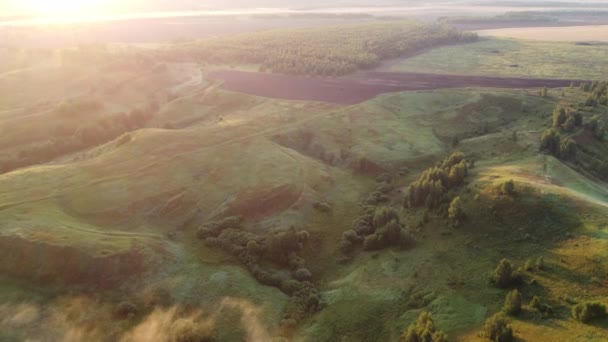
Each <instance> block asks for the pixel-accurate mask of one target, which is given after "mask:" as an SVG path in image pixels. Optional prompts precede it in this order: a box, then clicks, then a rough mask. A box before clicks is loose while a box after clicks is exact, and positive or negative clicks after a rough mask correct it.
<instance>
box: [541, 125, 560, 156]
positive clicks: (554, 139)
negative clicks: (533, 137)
mask: <svg viewBox="0 0 608 342" xmlns="http://www.w3.org/2000/svg"><path fill="white" fill-rule="evenodd" d="M559 147H560V135H559V133H558V132H557V130H555V129H554V128H550V129H548V130H546V131H544V132H543V135H542V136H541V138H540V148H541V149H542V150H544V151H547V152H549V153H551V154H553V155H558V154H559Z"/></svg>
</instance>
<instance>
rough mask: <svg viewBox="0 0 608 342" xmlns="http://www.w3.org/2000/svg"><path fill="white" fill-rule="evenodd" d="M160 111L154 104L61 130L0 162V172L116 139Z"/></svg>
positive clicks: (62, 110) (66, 111) (65, 111)
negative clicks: (46, 139)
mask: <svg viewBox="0 0 608 342" xmlns="http://www.w3.org/2000/svg"><path fill="white" fill-rule="evenodd" d="M97 105H98V104H95V103H94V102H84V103H82V104H77V105H74V106H72V105H69V106H67V105H60V106H59V107H58V108H57V113H58V114H59V115H68V116H74V115H76V113H79V111H80V110H84V109H83V108H92V107H96V106H97ZM157 110H158V107H157V106H154V105H151V106H149V107H148V108H146V109H134V110H132V111H131V112H130V113H117V114H114V115H109V116H106V117H104V118H102V119H99V120H97V121H96V122H89V123H85V124H84V125H82V126H80V127H78V128H76V129H75V130H74V129H64V128H62V127H59V128H58V129H57V134H58V136H57V137H56V138H54V139H52V140H48V141H46V142H43V143H39V144H35V145H28V146H26V147H24V148H23V149H21V150H20V151H19V152H18V153H17V155H15V156H12V157H7V158H5V159H3V160H0V173H5V172H9V171H12V170H15V169H18V168H21V167H26V166H31V165H36V164H42V163H47V162H49V161H51V160H53V159H55V158H58V157H60V156H63V155H66V154H70V153H74V152H78V151H81V150H84V149H87V148H91V147H94V146H97V145H100V144H103V143H106V142H108V141H111V140H114V139H116V138H118V137H120V136H121V135H123V134H124V133H126V132H131V131H134V130H137V129H139V128H142V127H144V126H145V125H146V124H147V122H148V121H149V120H150V119H151V118H152V116H153V113H155V111H157ZM123 142H124V140H123Z"/></svg>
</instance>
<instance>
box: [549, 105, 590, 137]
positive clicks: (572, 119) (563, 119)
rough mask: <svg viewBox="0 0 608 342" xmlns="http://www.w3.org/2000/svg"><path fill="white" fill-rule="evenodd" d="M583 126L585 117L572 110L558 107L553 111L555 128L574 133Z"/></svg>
mask: <svg viewBox="0 0 608 342" xmlns="http://www.w3.org/2000/svg"><path fill="white" fill-rule="evenodd" d="M582 126H583V115H582V114H581V113H578V112H576V111H573V110H571V109H570V108H564V107H562V106H557V107H556V108H555V110H554V111H553V128H561V129H563V130H564V131H566V132H572V131H573V130H574V129H575V128H576V127H582Z"/></svg>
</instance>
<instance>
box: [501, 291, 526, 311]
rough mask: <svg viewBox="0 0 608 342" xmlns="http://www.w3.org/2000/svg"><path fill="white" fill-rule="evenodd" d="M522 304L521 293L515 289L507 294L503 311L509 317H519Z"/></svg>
mask: <svg viewBox="0 0 608 342" xmlns="http://www.w3.org/2000/svg"><path fill="white" fill-rule="evenodd" d="M521 303H522V298H521V293H519V291H517V290H516V289H515V290H513V291H511V292H509V293H508V294H507V297H506V298H505V304H504V306H503V308H502V311H503V312H504V313H506V314H507V315H511V316H517V315H518V314H519V313H520V312H521Z"/></svg>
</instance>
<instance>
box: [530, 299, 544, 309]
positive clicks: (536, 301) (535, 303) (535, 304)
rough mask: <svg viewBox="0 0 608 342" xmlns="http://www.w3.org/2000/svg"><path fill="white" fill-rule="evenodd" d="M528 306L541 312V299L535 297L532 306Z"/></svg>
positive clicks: (531, 302)
mask: <svg viewBox="0 0 608 342" xmlns="http://www.w3.org/2000/svg"><path fill="white" fill-rule="evenodd" d="M528 306H529V307H530V308H532V309H535V310H540V307H541V303H540V298H539V297H538V296H534V297H533V298H532V300H531V301H530V304H528Z"/></svg>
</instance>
